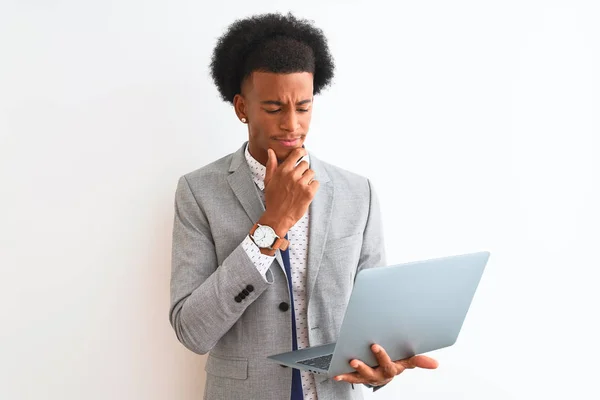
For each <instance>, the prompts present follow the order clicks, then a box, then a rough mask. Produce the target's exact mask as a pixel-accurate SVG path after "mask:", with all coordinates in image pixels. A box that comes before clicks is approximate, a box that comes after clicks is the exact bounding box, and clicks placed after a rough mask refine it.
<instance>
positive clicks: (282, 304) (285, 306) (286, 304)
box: [279, 301, 290, 311]
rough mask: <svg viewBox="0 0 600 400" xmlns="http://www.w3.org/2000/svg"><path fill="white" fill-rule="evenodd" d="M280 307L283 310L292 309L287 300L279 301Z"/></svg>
mask: <svg viewBox="0 0 600 400" xmlns="http://www.w3.org/2000/svg"><path fill="white" fill-rule="evenodd" d="M279 309H280V310H281V311H287V310H289V309H290V305H289V304H288V303H286V302H285V301H282V302H281V303H279Z"/></svg>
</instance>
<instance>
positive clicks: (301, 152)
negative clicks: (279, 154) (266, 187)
mask: <svg viewBox="0 0 600 400" xmlns="http://www.w3.org/2000/svg"><path fill="white" fill-rule="evenodd" d="M306 154H307V153H306V149H305V148H304V147H298V148H297V149H294V150H293V151H292V152H291V153H290V154H289V155H288V156H287V158H286V159H285V160H284V161H283V162H282V163H281V165H280V167H281V168H283V169H293V168H294V167H295V166H296V163H297V162H298V161H299V160H300V159H301V158H302V157H304V156H305V155H306Z"/></svg>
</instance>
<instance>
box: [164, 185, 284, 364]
mask: <svg viewBox="0 0 600 400" xmlns="http://www.w3.org/2000/svg"><path fill="white" fill-rule="evenodd" d="M174 206H175V207H174V208H175V215H174V222H173V241H172V246H173V247H172V257H171V288H170V308H169V319H170V323H171V326H172V327H173V329H174V330H175V334H176V335H177V339H178V340H179V341H180V342H181V343H182V344H183V345H184V346H185V347H187V348H188V349H190V350H192V351H193V352H195V353H198V354H206V353H207V352H208V351H210V350H211V349H212V348H213V347H214V345H215V344H216V343H217V342H218V341H219V339H220V338H221V337H222V336H223V335H224V334H225V333H226V332H227V331H228V330H229V329H230V328H231V327H232V326H233V324H235V322H236V321H237V320H238V319H239V318H240V316H241V315H242V314H243V313H244V310H245V309H246V308H247V307H248V306H249V305H250V304H252V302H253V301H254V300H256V299H257V298H258V296H260V294H261V293H262V292H263V291H264V290H265V289H267V287H269V285H270V284H271V283H272V282H273V277H272V275H271V272H270V271H267V274H266V279H265V277H264V276H263V275H262V274H261V273H260V272H259V271H258V269H257V268H256V266H255V265H254V263H253V262H252V260H251V259H250V258H249V256H248V254H247V252H246V251H245V250H244V248H243V246H242V243H240V244H239V245H238V246H237V247H236V248H235V249H234V250H233V251H232V253H231V254H230V255H229V256H228V257H227V258H226V259H224V260H223V262H222V263H221V265H218V263H217V255H216V252H215V245H214V242H213V240H212V234H211V233H210V227H209V224H208V219H207V218H206V215H205V213H204V212H203V210H202V209H201V207H200V206H199V204H198V202H197V201H196V198H195V197H194V194H193V193H192V191H191V189H190V186H189V184H188V181H187V179H186V177H185V176H182V177H181V178H180V179H179V182H178V184H177V190H176V193H175V204H174Z"/></svg>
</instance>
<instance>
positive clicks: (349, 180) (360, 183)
mask: <svg viewBox="0 0 600 400" xmlns="http://www.w3.org/2000/svg"><path fill="white" fill-rule="evenodd" d="M311 158H313V156H312V155H311ZM318 165H319V166H320V168H322V169H323V170H325V171H326V172H327V175H328V176H329V179H330V180H331V182H332V183H333V185H334V187H335V188H336V189H340V190H345V191H351V192H354V193H362V192H364V193H369V192H370V191H371V183H370V181H369V179H368V178H367V177H365V176H363V175H360V174H357V173H355V172H352V171H349V170H347V169H345V168H341V167H338V166H336V165H333V164H330V163H328V162H325V161H322V160H320V159H318ZM316 179H317V180H318V179H319V178H318V177H317V178H316Z"/></svg>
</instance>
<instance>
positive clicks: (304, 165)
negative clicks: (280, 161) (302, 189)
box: [293, 161, 309, 180]
mask: <svg viewBox="0 0 600 400" xmlns="http://www.w3.org/2000/svg"><path fill="white" fill-rule="evenodd" d="M308 169H309V165H308V162H306V161H301V162H299V163H298V165H296V166H295V167H294V172H293V177H294V179H295V180H299V179H300V178H302V175H303V174H304V173H305V172H306V171H308Z"/></svg>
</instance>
